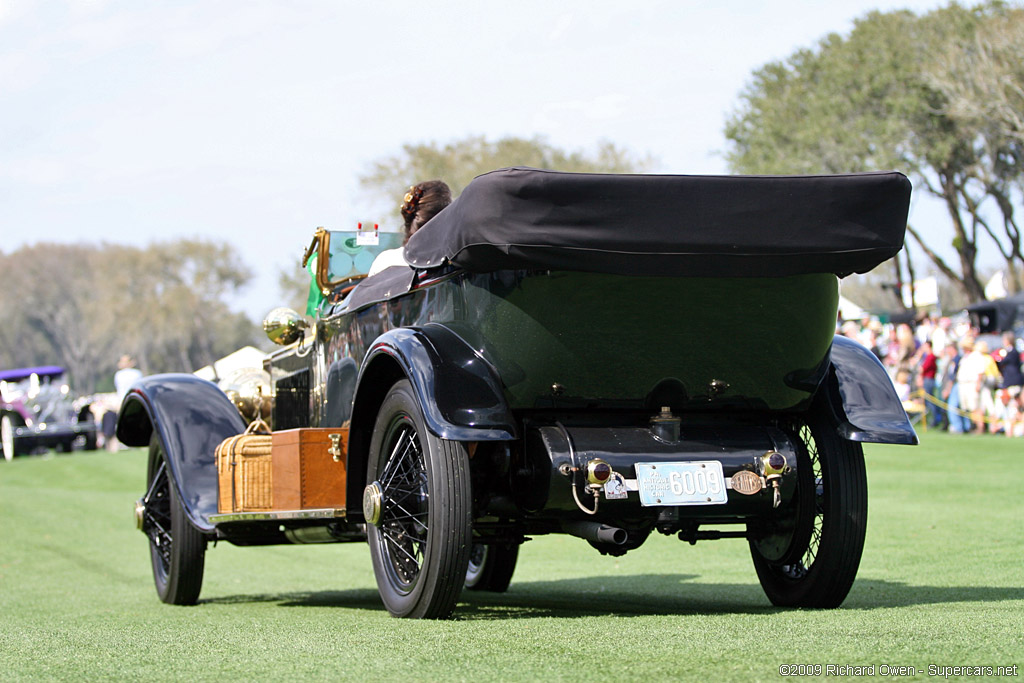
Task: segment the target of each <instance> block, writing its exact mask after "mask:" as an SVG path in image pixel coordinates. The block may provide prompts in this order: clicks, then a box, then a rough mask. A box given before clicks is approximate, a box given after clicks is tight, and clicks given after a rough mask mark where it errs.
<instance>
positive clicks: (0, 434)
mask: <svg viewBox="0 0 1024 683" xmlns="http://www.w3.org/2000/svg"><path fill="white" fill-rule="evenodd" d="M20 424H21V420H19V419H17V418H15V417H14V416H12V415H11V414H10V413H4V414H3V416H0V450H2V451H3V455H4V460H6V461H7V462H10V461H11V460H13V459H14V456H16V455H18V454H19V453H20V451H19V450H18V442H17V441H16V440H15V439H14V428H15V427H17V426H18V425H20Z"/></svg>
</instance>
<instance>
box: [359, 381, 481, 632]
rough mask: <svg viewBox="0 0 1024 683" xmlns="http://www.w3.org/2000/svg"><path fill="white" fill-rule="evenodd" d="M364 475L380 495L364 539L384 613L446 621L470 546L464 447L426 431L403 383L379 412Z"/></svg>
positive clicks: (409, 387) (414, 400)
mask: <svg viewBox="0 0 1024 683" xmlns="http://www.w3.org/2000/svg"><path fill="white" fill-rule="evenodd" d="M367 473H368V474H367V484H368V487H367V488H368V490H371V489H373V488H374V487H377V488H376V489H375V490H376V491H378V492H379V494H380V495H379V508H378V509H379V519H378V520H377V523H376V524H374V523H369V524H367V540H368V542H369V545H370V555H371V557H372V559H373V573H374V575H375V576H376V579H377V588H378V590H379V591H380V597H381V600H382V601H383V602H384V606H385V607H386V608H387V610H388V612H390V613H391V614H392V616H396V617H409V618H414V619H445V618H447V617H449V616H451V613H452V610H453V609H455V603H456V602H457V601H458V599H459V594H460V592H461V591H462V583H463V580H464V578H465V576H466V568H467V566H468V564H469V549H470V545H471V543H472V538H471V537H472V518H471V514H472V513H471V507H472V495H471V487H470V476H469V459H468V457H467V453H466V448H465V446H464V445H463V444H461V443H458V442H456V441H446V440H444V439H441V438H438V437H436V436H434V435H433V434H431V433H430V432H429V431H428V430H427V428H426V424H425V422H424V420H423V412H422V410H421V409H420V406H419V402H418V400H417V398H416V394H415V392H414V391H413V389H412V385H411V384H410V383H409V382H408V380H402V381H400V382H398V383H396V384H395V385H394V386H393V387H392V388H391V390H390V392H389V393H388V396H387V398H385V399H384V403H383V404H382V405H381V408H380V412H379V413H378V415H377V423H376V425H375V426H374V430H373V438H372V439H371V441H370V457H369V462H368V464H367ZM364 507H365V506H364ZM424 520H426V523H425V524H424ZM368 521H371V522H372V520H368Z"/></svg>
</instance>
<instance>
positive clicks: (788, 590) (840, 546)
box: [751, 420, 868, 609]
mask: <svg viewBox="0 0 1024 683" xmlns="http://www.w3.org/2000/svg"><path fill="white" fill-rule="evenodd" d="M809 426H810V428H811V434H812V436H813V438H814V441H815V445H816V447H817V451H818V462H819V464H820V466H821V477H822V483H823V485H824V488H825V491H826V496H825V497H826V500H825V507H824V519H823V520H822V530H821V539H820V541H819V543H818V550H817V554H816V555H815V559H814V562H813V563H812V564H811V567H810V569H809V570H808V572H807V574H806V575H805V576H803V577H802V578H800V579H797V580H793V579H791V578H789V577H787V576H785V575H783V574H782V573H781V572H779V571H778V570H777V569H776V568H775V567H774V566H773V565H772V564H770V563H769V562H768V561H766V560H764V559H763V558H762V557H761V556H760V554H759V553H758V552H757V551H756V550H755V549H754V547H753V544H751V555H752V557H753V560H754V568H755V570H756V571H757V577H758V579H759V580H760V582H761V587H762V588H763V589H764V592H765V594H766V595H767V596H768V599H769V600H770V601H771V602H772V604H773V605H776V606H778V607H807V608H816V609H831V608H835V607H838V606H839V605H841V604H842V603H843V601H844V600H845V599H846V596H847V595H848V594H849V592H850V589H851V588H852V587H853V582H854V580H855V579H856V578H857V570H858V568H859V567H860V558H861V554H862V552H863V550H864V538H865V535H866V532H867V516H868V485H867V472H866V469H865V466H864V450H863V448H862V446H861V444H859V443H856V442H852V441H846V440H844V439H841V438H840V437H839V435H838V434H837V433H836V430H835V428H834V427H833V426H832V425H831V424H829V423H827V422H825V421H822V420H813V421H812V422H811V423H810V425H809Z"/></svg>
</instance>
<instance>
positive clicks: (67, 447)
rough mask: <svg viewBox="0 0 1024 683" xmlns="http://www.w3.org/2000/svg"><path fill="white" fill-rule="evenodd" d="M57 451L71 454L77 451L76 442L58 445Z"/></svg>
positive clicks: (64, 442)
mask: <svg viewBox="0 0 1024 683" xmlns="http://www.w3.org/2000/svg"><path fill="white" fill-rule="evenodd" d="M57 450H58V451H59V452H61V453H70V452H71V451H73V450H75V440H74V439H70V440H65V441H61V442H59V443H58V444H57Z"/></svg>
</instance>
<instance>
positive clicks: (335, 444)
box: [327, 434, 341, 462]
mask: <svg viewBox="0 0 1024 683" xmlns="http://www.w3.org/2000/svg"><path fill="white" fill-rule="evenodd" d="M327 438H328V439H330V440H331V447H330V448H328V449H327V452H328V453H330V454H331V457H332V458H334V462H341V434H328V435H327Z"/></svg>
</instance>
